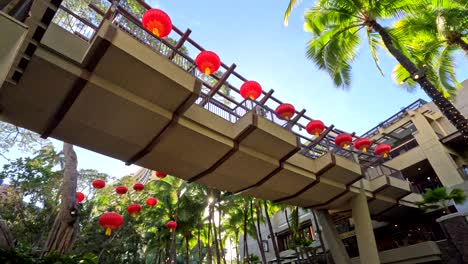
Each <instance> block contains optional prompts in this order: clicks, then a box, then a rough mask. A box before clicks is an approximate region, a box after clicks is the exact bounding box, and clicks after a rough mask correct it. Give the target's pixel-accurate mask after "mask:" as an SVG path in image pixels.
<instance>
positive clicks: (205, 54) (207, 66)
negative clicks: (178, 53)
mask: <svg viewBox="0 0 468 264" xmlns="http://www.w3.org/2000/svg"><path fill="white" fill-rule="evenodd" d="M195 64H196V65H197V68H198V70H199V71H201V72H203V73H204V74H206V75H210V74H213V73H215V72H216V71H217V70H218V69H219V67H220V66H221V60H220V59H219V57H218V55H216V53H214V52H212V51H206V50H205V51H202V52H200V54H198V56H197V57H196V58H195Z"/></svg>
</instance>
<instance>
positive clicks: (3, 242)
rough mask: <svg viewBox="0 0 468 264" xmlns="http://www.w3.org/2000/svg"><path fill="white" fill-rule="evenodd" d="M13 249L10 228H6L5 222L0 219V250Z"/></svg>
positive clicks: (13, 244)
mask: <svg viewBox="0 0 468 264" xmlns="http://www.w3.org/2000/svg"><path fill="white" fill-rule="evenodd" d="M14 247H15V243H14V240H13V236H12V235H11V231H10V228H8V226H7V224H6V221H5V220H2V219H0V248H1V249H6V250H10V249H13V248H14Z"/></svg>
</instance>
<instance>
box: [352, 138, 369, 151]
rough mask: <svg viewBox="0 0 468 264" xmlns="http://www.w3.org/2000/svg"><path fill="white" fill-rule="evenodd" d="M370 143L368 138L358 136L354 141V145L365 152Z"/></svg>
mask: <svg viewBox="0 0 468 264" xmlns="http://www.w3.org/2000/svg"><path fill="white" fill-rule="evenodd" d="M371 145H372V142H371V141H370V139H368V138H358V139H357V140H356V141H355V142H354V147H355V148H357V149H359V150H361V151H362V152H364V153H366V152H367V149H368V148H369V147H370V146H371Z"/></svg>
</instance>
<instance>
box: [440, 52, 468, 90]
mask: <svg viewBox="0 0 468 264" xmlns="http://www.w3.org/2000/svg"><path fill="white" fill-rule="evenodd" d="M454 51H455V48H454V47H452V46H447V47H445V48H444V49H443V50H442V52H441V53H440V56H439V58H438V61H437V62H436V69H437V75H438V77H439V80H440V83H441V86H442V87H443V88H444V92H445V93H448V94H449V95H450V96H454V95H455V93H456V91H457V89H460V88H461V87H462V85H461V84H460V83H459V82H458V81H457V79H456V77H455V65H454V58H453V52H454Z"/></svg>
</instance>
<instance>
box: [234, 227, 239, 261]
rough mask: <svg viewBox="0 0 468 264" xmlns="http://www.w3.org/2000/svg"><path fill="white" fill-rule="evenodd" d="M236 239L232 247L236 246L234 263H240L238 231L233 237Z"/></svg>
mask: <svg viewBox="0 0 468 264" xmlns="http://www.w3.org/2000/svg"><path fill="white" fill-rule="evenodd" d="M234 238H235V239H236V241H235V242H234V243H235V244H234V247H235V248H236V263H237V264H240V256H239V233H236V235H235V237H234Z"/></svg>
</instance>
